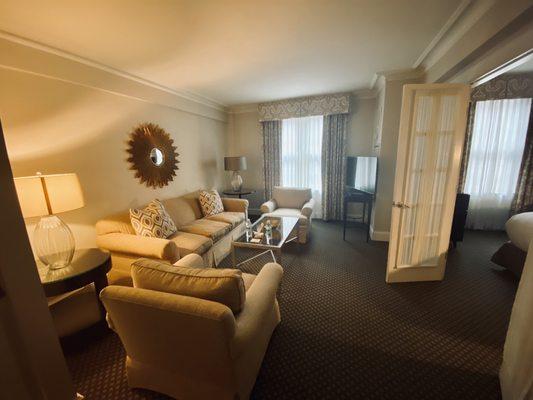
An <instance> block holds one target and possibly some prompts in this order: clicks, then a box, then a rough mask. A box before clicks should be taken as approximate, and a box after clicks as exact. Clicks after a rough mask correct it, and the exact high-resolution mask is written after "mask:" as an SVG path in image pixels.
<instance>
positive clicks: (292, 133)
mask: <svg viewBox="0 0 533 400" xmlns="http://www.w3.org/2000/svg"><path fill="white" fill-rule="evenodd" d="M322 128H323V117H322V116H321V115H319V116H312V117H303V118H290V119H284V120H283V121H282V125H281V184H282V185H283V186H288V187H307V188H311V190H312V192H313V198H314V199H315V209H314V211H313V216H314V217H315V218H322V168H321V166H322V165H321V164H322Z"/></svg>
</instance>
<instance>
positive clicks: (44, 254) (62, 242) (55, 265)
mask: <svg viewBox="0 0 533 400" xmlns="http://www.w3.org/2000/svg"><path fill="white" fill-rule="evenodd" d="M33 237H34V245H35V252H36V253H37V257H39V260H41V262H42V263H43V264H45V265H48V267H49V268H51V269H60V268H64V267H66V266H68V265H70V262H71V261H72V257H74V249H75V247H76V244H75V242H74V235H72V231H71V230H70V228H69V227H68V225H67V224H65V223H64V222H63V220H61V218H59V217H58V216H56V215H50V216H47V217H43V218H41V220H40V221H39V223H38V224H37V226H36V227H35V231H34V233H33Z"/></svg>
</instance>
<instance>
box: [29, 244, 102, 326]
mask: <svg viewBox="0 0 533 400" xmlns="http://www.w3.org/2000/svg"><path fill="white" fill-rule="evenodd" d="M110 269H111V256H110V254H109V253H108V252H106V251H102V250H100V249H96V248H90V249H79V250H76V252H75V253H74V258H73V259H72V263H71V264H70V265H69V266H67V267H64V268H61V269H50V268H49V267H48V266H46V265H44V264H42V263H41V262H40V261H38V260H37V270H38V272H39V277H40V278H41V283H42V285H43V288H44V293H45V295H46V296H47V297H51V296H58V295H61V294H64V293H68V292H72V291H73V290H76V289H80V288H82V287H84V286H86V285H89V284H91V283H94V289H95V292H96V298H97V300H98V304H99V306H100V312H101V314H102V316H103V317H104V318H105V308H104V306H103V304H102V302H101V301H100V297H99V294H100V291H101V290H102V289H103V288H104V287H106V286H107V273H108V272H109V270H110Z"/></svg>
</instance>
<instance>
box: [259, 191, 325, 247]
mask: <svg viewBox="0 0 533 400" xmlns="http://www.w3.org/2000/svg"><path fill="white" fill-rule="evenodd" d="M314 205H315V201H314V200H313V198H312V193H311V189H307V188H290V187H282V186H275V187H274V189H273V190H272V199H270V200H269V201H267V202H266V203H263V204H262V205H261V213H262V214H265V215H268V216H278V217H279V216H283V217H297V218H298V241H299V242H300V243H307V239H308V238H309V236H310V235H311V220H312V214H313V207H314Z"/></svg>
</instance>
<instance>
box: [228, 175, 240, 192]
mask: <svg viewBox="0 0 533 400" xmlns="http://www.w3.org/2000/svg"><path fill="white" fill-rule="evenodd" d="M231 188H232V189H233V191H234V192H240V191H241V189H242V177H241V176H240V175H239V171H233V175H232V177H231Z"/></svg>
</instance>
